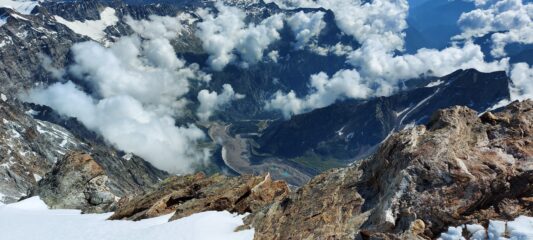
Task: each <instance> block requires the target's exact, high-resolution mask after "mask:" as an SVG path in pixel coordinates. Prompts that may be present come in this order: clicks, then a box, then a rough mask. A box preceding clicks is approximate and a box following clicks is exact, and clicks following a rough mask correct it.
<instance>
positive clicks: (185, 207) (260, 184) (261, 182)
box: [110, 173, 289, 220]
mask: <svg viewBox="0 0 533 240" xmlns="http://www.w3.org/2000/svg"><path fill="white" fill-rule="evenodd" d="M288 193H289V188H288V186H287V184H286V183H285V182H282V181H273V180H272V179H271V178H270V175H266V176H240V177H228V176H224V175H220V174H216V175H213V176H209V177H208V176H206V175H205V174H203V173H197V174H195V175H187V176H173V177H170V178H168V179H166V180H164V181H163V182H162V183H161V184H160V185H158V186H157V187H156V188H155V189H154V190H153V191H150V192H148V193H146V194H144V195H139V196H135V197H130V198H124V199H123V200H121V201H120V202H119V204H118V209H117V210H116V211H115V213H114V214H113V216H111V217H110V219H113V220H116V219H128V220H141V219H145V218H151V217H157V216H161V215H165V214H170V213H174V215H173V216H172V218H171V220H176V219H180V218H183V217H187V216H190V215H192V214H194V213H198V212H203V211H229V212H232V213H239V214H244V213H250V212H256V211H259V210H261V209H263V208H264V207H265V206H267V205H269V204H270V203H272V202H274V201H276V200H280V199H282V198H284V197H285V196H287V195H288Z"/></svg>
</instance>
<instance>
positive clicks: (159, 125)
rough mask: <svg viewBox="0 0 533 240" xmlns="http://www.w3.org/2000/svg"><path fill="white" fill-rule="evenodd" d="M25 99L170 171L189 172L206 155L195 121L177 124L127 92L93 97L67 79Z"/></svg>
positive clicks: (32, 93) (204, 158) (207, 154)
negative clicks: (101, 97) (125, 93)
mask: <svg viewBox="0 0 533 240" xmlns="http://www.w3.org/2000/svg"><path fill="white" fill-rule="evenodd" d="M26 100H27V101H30V102H34V103H37V104H43V105H47V106H50V107H52V108H53V109H54V110H56V111H57V112H59V113H61V114H63V115H66V116H69V117H74V118H77V119H78V120H79V121H80V122H82V123H83V124H84V125H85V126H86V127H87V128H89V129H91V130H93V131H96V132H97V133H99V134H101V135H102V136H103V137H104V138H105V139H106V140H107V141H109V142H110V143H112V144H113V145H115V146H116V147H117V148H119V149H121V150H123V151H126V152H132V153H135V154H136V155H138V156H140V157H142V158H144V159H146V160H147V161H149V162H150V163H152V164H153V165H154V166H155V167H157V168H160V169H164V170H167V171H169V172H172V173H186V172H190V171H192V170H193V168H194V166H195V164H201V163H203V161H206V159H207V158H208V156H209V153H208V152H207V151H206V150H202V149H198V148H197V147H196V146H195V145H194V143H195V142H196V141H199V140H202V139H203V138H204V137H205V135H204V133H203V132H202V131H201V130H200V129H198V128H197V127H196V126H194V125H189V126H185V127H177V126H175V122H174V119H173V118H172V117H170V116H166V115H158V114H155V113H154V112H151V111H149V110H147V109H146V108H145V107H144V106H143V104H142V103H141V102H139V101H138V100H136V99H135V98H133V97H131V96H128V95H120V96H114V97H110V98H104V99H99V100H98V99H93V98H92V97H91V96H89V95H87V94H86V93H85V92H83V91H81V90H79V89H77V88H76V86H75V85H74V84H73V83H72V82H67V83H64V84H63V83H56V84H53V85H51V86H50V87H48V88H46V89H33V90H31V91H30V93H29V95H28V97H27V98H26Z"/></svg>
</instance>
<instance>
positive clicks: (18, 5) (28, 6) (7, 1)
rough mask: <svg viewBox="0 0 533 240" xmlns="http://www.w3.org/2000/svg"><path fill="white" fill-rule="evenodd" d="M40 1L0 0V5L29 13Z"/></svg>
mask: <svg viewBox="0 0 533 240" xmlns="http://www.w3.org/2000/svg"><path fill="white" fill-rule="evenodd" d="M39 2H40V1H31V0H0V7H7V8H12V9H14V10H15V11H17V12H20V13H22V14H30V13H31V10H33V9H34V8H35V6H37V5H39Z"/></svg>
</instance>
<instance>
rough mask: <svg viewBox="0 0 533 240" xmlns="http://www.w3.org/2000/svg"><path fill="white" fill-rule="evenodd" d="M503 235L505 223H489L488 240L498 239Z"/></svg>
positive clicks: (495, 221)
mask: <svg viewBox="0 0 533 240" xmlns="http://www.w3.org/2000/svg"><path fill="white" fill-rule="evenodd" d="M504 234H505V222H504V221H497V220H494V221H490V222H489V230H488V235H489V239H499V237H500V236H503V235H504Z"/></svg>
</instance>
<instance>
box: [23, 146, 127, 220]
mask: <svg viewBox="0 0 533 240" xmlns="http://www.w3.org/2000/svg"><path fill="white" fill-rule="evenodd" d="M108 184H109V178H108V176H107V175H106V174H105V171H104V169H103V168H102V166H100V164H98V163H97V162H96V161H95V160H94V159H93V158H92V157H91V156H90V155H89V154H85V153H81V152H72V153H69V154H68V155H66V156H65V157H64V158H63V159H62V160H60V161H59V162H58V163H57V164H56V165H55V166H54V168H53V169H52V171H51V172H49V173H48V174H46V176H45V178H44V179H43V180H41V181H39V184H38V186H37V188H35V189H34V192H33V195H38V196H40V198H41V199H42V200H43V201H44V202H45V203H46V204H47V205H48V206H49V207H51V208H59V209H81V210H82V211H83V212H104V211H110V210H112V209H113V207H114V206H115V203H116V201H118V199H119V198H118V197H117V196H116V195H115V194H113V193H112V192H111V189H110V188H109V187H108V186H107V185H108Z"/></svg>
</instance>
